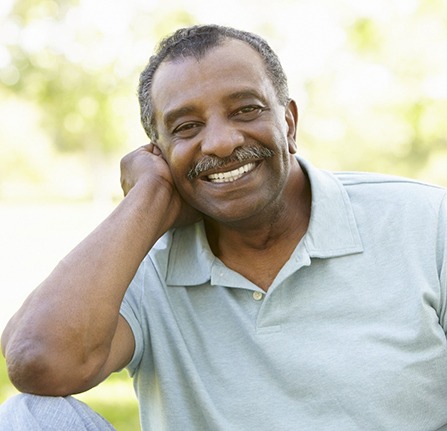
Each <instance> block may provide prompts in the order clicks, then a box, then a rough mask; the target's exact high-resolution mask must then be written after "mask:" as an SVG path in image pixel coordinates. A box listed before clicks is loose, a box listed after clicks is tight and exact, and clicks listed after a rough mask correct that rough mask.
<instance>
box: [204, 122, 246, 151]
mask: <svg viewBox="0 0 447 431" xmlns="http://www.w3.org/2000/svg"><path fill="white" fill-rule="evenodd" d="M243 143H244V136H243V134H242V133H241V131H239V130H238V129H237V128H236V127H234V125H233V124H231V121H230V120H228V119H213V120H209V121H208V123H207V125H206V127H205V134H204V136H203V140H202V144H201V150H202V153H203V154H207V155H214V156H217V157H220V158H224V157H227V156H230V155H231V154H232V153H233V151H234V150H235V149H236V148H237V147H240V146H241V145H242V144H243Z"/></svg>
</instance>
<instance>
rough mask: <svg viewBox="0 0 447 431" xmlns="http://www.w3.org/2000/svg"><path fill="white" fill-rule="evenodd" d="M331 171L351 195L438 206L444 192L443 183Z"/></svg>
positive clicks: (374, 174) (443, 196)
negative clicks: (441, 184)
mask: <svg viewBox="0 0 447 431" xmlns="http://www.w3.org/2000/svg"><path fill="white" fill-rule="evenodd" d="M333 175H334V176H335V177H336V178H337V180H338V181H339V182H340V183H341V184H342V185H343V187H344V188H345V190H346V191H347V193H348V194H349V195H350V196H351V197H352V198H360V199H361V198H362V197H363V198H367V199H374V200H377V201H386V202H393V201H395V202H396V203H403V202H407V203H408V202H413V203H417V204H423V203H426V204H432V205H435V206H439V205H440V203H441V202H442V201H443V199H444V198H445V196H446V194H447V189H445V188H444V187H441V186H438V185H435V184H430V183H427V182H423V181H418V180H413V179H410V178H405V177H399V176H394V175H386V174H379V173H370V172H333Z"/></svg>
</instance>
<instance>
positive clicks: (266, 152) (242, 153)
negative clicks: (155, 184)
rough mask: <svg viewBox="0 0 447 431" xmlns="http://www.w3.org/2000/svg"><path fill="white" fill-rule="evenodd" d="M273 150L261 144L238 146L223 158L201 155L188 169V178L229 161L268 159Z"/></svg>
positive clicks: (190, 178) (224, 164)
mask: <svg viewBox="0 0 447 431" xmlns="http://www.w3.org/2000/svg"><path fill="white" fill-rule="evenodd" d="M274 155H275V152H274V151H273V150H271V149H270V148H266V147H263V146H261V145H251V146H249V147H238V148H236V149H235V150H234V151H233V153H232V154H231V155H230V156H228V157H224V158H220V157H217V156H205V157H202V158H201V159H200V160H199V161H198V162H196V163H195V164H194V165H193V166H192V167H191V169H190V170H189V171H188V174H187V177H188V180H193V179H194V178H197V177H198V176H199V175H200V174H202V173H203V172H206V171H209V170H211V169H219V168H222V167H224V166H226V165H228V164H230V163H238V162H245V161H247V162H248V161H252V160H259V159H268V158H269V157H273V156H274Z"/></svg>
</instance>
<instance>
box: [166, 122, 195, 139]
mask: <svg viewBox="0 0 447 431" xmlns="http://www.w3.org/2000/svg"><path fill="white" fill-rule="evenodd" d="M201 125H202V124H201V123H197V122H187V123H182V124H180V125H179V126H177V127H176V128H175V129H174V130H173V131H172V134H173V135H175V136H178V137H179V138H183V139H186V138H192V137H194V136H195V135H196V134H197V133H198V132H199V129H200V127H201Z"/></svg>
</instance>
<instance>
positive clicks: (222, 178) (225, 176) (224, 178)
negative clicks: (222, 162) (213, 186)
mask: <svg viewBox="0 0 447 431" xmlns="http://www.w3.org/2000/svg"><path fill="white" fill-rule="evenodd" d="M255 167H256V164H255V163H248V164H246V165H244V166H241V167H240V168H238V169H234V170H232V171H228V172H219V173H218V174H211V175H208V179H209V180H210V181H211V182H213V183H230V182H232V181H236V180H238V179H239V178H240V177H242V175H244V174H245V173H246V172H250V171H252V170H253V169H254V168H255Z"/></svg>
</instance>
